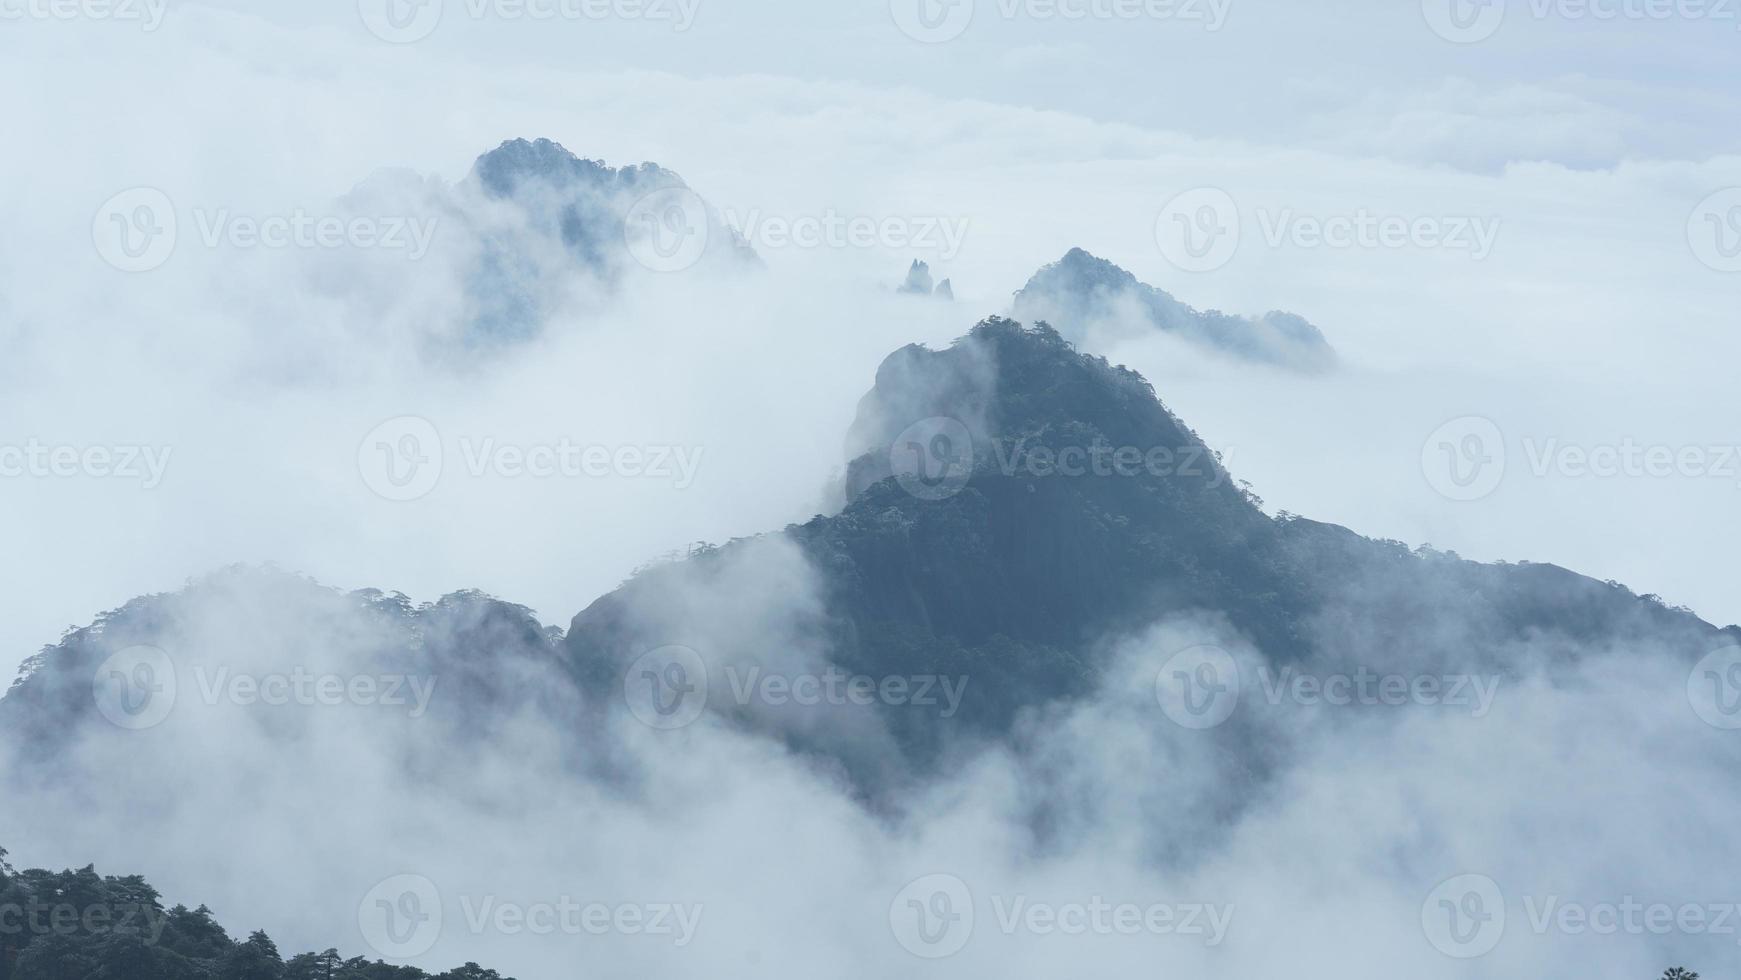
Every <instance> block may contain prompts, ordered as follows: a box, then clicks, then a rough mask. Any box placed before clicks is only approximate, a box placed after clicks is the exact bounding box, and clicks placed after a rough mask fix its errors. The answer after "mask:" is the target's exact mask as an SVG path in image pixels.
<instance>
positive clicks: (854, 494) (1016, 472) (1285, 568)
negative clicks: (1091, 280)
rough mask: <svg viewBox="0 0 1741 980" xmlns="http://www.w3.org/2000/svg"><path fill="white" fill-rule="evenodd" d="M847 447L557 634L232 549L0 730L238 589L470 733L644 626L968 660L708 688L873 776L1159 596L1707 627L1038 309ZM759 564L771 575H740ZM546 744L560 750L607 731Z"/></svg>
mask: <svg viewBox="0 0 1741 980" xmlns="http://www.w3.org/2000/svg"><path fill="white" fill-rule="evenodd" d="M848 449H849V452H848V456H849V466H848V469H847V474H846V490H847V494H848V497H849V500H848V502H847V504H846V506H845V508H844V509H843V510H842V511H841V512H840V513H837V514H833V515H829V516H818V517H816V518H814V519H812V520H810V521H808V522H806V523H804V524H800V525H795V526H793V527H789V528H787V529H785V530H784V531H781V532H778V533H776V534H772V535H766V536H762V537H757V538H750V539H745V540H739V541H734V542H731V543H729V544H726V545H724V546H721V547H717V548H706V549H702V550H700V551H698V552H696V553H694V554H692V555H691V556H689V557H688V558H686V559H683V560H677V561H669V562H666V563H663V564H658V565H655V566H653V567H651V568H649V569H647V570H645V571H643V572H641V573H640V574H637V575H636V576H634V577H633V578H632V579H630V580H629V581H628V582H626V583H625V584H624V585H623V586H622V587H621V588H620V589H618V590H617V591H615V592H613V593H611V594H609V595H607V596H604V597H602V598H600V599H598V600H596V601H595V602H593V603H591V604H590V605H589V606H588V607H587V608H586V609H585V610H584V611H582V612H581V613H580V614H579V615H577V616H576V617H575V618H574V621H573V623H572V624H571V626H570V628H569V629H568V631H567V633H566V635H565V636H560V637H559V634H558V633H557V632H556V631H555V630H553V629H549V628H546V627H543V626H541V625H540V624H538V623H537V622H536V621H535V620H534V619H532V618H531V616H530V614H529V613H528V612H527V611H526V610H524V609H522V608H520V607H516V606H512V605H508V604H506V603H502V602H499V601H496V600H492V599H489V598H487V597H484V596H480V595H477V594H460V595H456V596H450V597H447V598H445V599H443V600H441V601H440V602H438V603H435V604H432V605H428V606H424V607H414V606H412V605H410V604H409V603H408V602H407V601H406V600H405V599H404V598H403V597H402V596H397V597H389V596H384V595H382V594H381V593H378V592H373V591H366V592H360V593H353V594H349V595H345V594H341V593H338V592H335V591H333V590H328V589H323V588H321V587H319V586H316V585H314V584H313V583H310V582H307V581H306V580H302V579H299V578H296V577H294V576H286V575H283V574H282V573H274V572H270V571H268V570H259V571H244V570H234V571H231V572H227V573H223V574H221V575H218V576H215V577H213V578H212V579H210V580H206V581H204V582H202V583H196V584H195V585H193V586H191V587H190V588H189V589H188V590H187V591H186V592H183V593H178V594H175V595H165V596H153V597H148V598H144V599H140V600H137V601H135V602H133V603H130V604H128V605H127V606H126V607H124V608H122V609H119V610H116V611H115V612H113V613H111V614H108V615H107V616H105V617H104V618H103V619H102V620H101V621H100V622H99V623H97V624H95V625H93V626H91V627H88V628H86V629H83V630H78V631H75V632H73V633H71V634H69V636H68V637H67V638H66V639H64V640H63V641H62V642H61V643H60V644H59V645H57V646H55V647H53V648H50V649H48V650H45V651H44V652H43V653H42V654H41V655H39V656H38V657H36V658H34V659H33V660H32V662H31V664H30V665H28V666H27V672H26V674H25V676H23V677H21V679H20V680H19V681H18V682H17V684H15V685H14V687H13V689H12V690H11V691H10V692H9V693H8V695H7V696H6V697H5V698H4V700H0V727H3V728H4V729H5V730H6V731H7V734H8V738H9V739H13V740H22V741H23V742H24V743H25V744H27V745H31V746H33V747H34V749H35V750H36V751H38V752H46V753H47V754H48V755H50V756H52V755H53V754H54V753H55V752H56V751H58V750H59V749H60V748H61V747H62V743H63V742H64V741H65V739H66V737H67V734H68V732H69V730H71V729H73V728H75V727H77V726H78V725H79V724H80V723H81V719H85V720H95V719H97V712H96V711H95V709H94V707H93V706H92V704H91V698H90V689H91V677H92V675H93V672H94V671H95V670H96V669H97V666H98V665H99V664H100V663H102V661H103V659H104V658H105V657H107V656H108V655H109V654H110V653H112V652H113V651H114V650H115V649H118V648H121V647H127V646H132V645H135V644H150V645H153V646H156V647H161V648H163V649H165V650H169V651H174V650H176V649H177V647H178V643H177V642H176V637H177V636H178V634H179V633H181V632H182V631H183V630H184V629H187V628H189V627H188V623H187V616H186V610H188V609H190V608H200V609H209V608H212V607H217V608H221V609H224V610H226V614H227V615H228V616H230V617H232V618H233V619H234V620H235V621H237V622H241V623H248V624H250V625H251V627H254V628H263V626H262V624H263V623H265V622H267V620H266V619H263V618H262V615H261V614H260V613H261V612H263V610H261V611H258V612H257V611H251V610H254V607H256V606H263V605H265V604H268V602H269V600H268V598H267V597H274V598H272V599H271V600H270V603H271V604H272V605H273V612H272V620H271V621H273V622H276V621H280V620H282V621H283V623H284V625H285V627H286V628H288V629H299V630H302V631H304V635H303V636H301V637H289V638H285V637H281V638H278V639H277V640H275V641H274V644H275V645H284V644H288V647H289V648H291V649H299V648H302V647H303V646H305V645H308V644H313V645H316V646H333V645H334V644H333V643H331V642H330V641H329V639H326V638H330V637H332V636H339V635H341V634H342V635H343V643H342V644H338V646H340V647H342V648H344V649H346V650H349V651H353V653H352V654H351V655H353V656H362V657H364V658H365V659H364V661H363V662H362V663H361V664H359V663H357V662H352V663H350V664H348V667H350V668H351V669H356V668H358V667H359V666H366V667H370V668H371V669H378V670H380V671H384V672H390V671H401V672H403V671H416V672H420V673H423V674H429V675H434V676H439V677H441V678H442V679H443V684H444V685H445V686H444V688H443V697H442V698H440V699H439V700H438V701H437V702H436V703H435V704H433V705H431V708H430V713H431V715H432V716H433V717H436V718H438V719H442V720H443V723H444V724H446V725H449V726H451V727H452V728H453V729H454V730H455V731H463V732H470V733H473V734H482V733H485V732H489V731H492V730H493V728H494V727H499V725H500V723H501V719H502V714H501V713H502V712H503V711H505V710H506V709H507V707H508V706H510V705H511V706H512V707H513V709H514V711H516V712H524V711H526V710H529V709H530V708H531V707H533V706H536V707H537V708H538V710H539V711H541V712H543V713H545V714H547V715H549V716H551V717H554V718H557V719H560V718H563V717H565V716H567V715H569V714H571V713H579V714H582V715H589V714H590V715H593V716H594V717H596V715H597V710H602V709H603V708H604V707H605V706H607V705H609V704H612V703H615V702H617V701H620V699H621V697H622V694H623V684H624V675H625V672H626V671H628V670H629V669H630V665H631V664H632V663H633V662H635V661H636V659H637V658H639V657H641V656H642V655H644V654H646V653H647V652H648V651H650V650H655V649H660V648H667V647H677V648H682V649H685V650H693V651H695V652H696V653H697V654H698V656H699V658H700V660H701V662H702V663H703V664H705V665H706V667H707V669H708V671H709V672H710V676H715V677H717V676H718V672H719V670H721V669H725V668H726V667H728V666H730V665H733V664H743V665H752V664H755V663H758V662H764V665H765V660H766V658H767V657H768V656H769V655H770V654H769V650H768V642H769V637H770V636H771V635H772V636H778V637H780V638H781V640H782V649H783V650H784V651H785V653H786V654H787V655H790V656H794V657H799V658H801V659H803V658H807V659H809V660H812V661H814V662H815V663H816V664H823V663H826V664H833V665H836V666H838V667H840V668H842V669H845V670H848V671H851V672H854V673H859V674H865V675H870V676H888V675H896V674H907V675H917V674H960V675H965V676H970V677H972V678H973V682H972V684H973V686H972V689H971V690H970V691H969V692H967V694H966V695H965V696H964V697H963V698H962V699H961V701H960V704H959V711H958V712H957V713H955V714H953V715H952V717H951V719H950V723H949V724H939V723H937V720H936V719H934V718H925V717H919V716H914V715H913V714H911V713H898V712H889V713H888V716H887V717H885V718H882V719H877V720H875V723H874V724H871V726H870V727H869V728H867V729H863V730H851V731H845V732H840V731H830V730H828V728H827V727H826V726H817V725H813V724H809V723H805V722H801V721H800V720H797V719H794V718H792V717H788V716H785V715H783V714H782V713H780V712H777V711H774V712H762V713H759V714H758V713H757V712H756V711H754V710H747V709H746V710H741V711H738V712H736V714H735V717H736V719H737V720H738V721H740V722H742V723H743V724H744V725H746V726H748V727H749V728H750V729H752V730H757V731H764V732H766V733H769V734H774V735H777V736H779V737H781V738H783V739H785V740H786V741H788V742H789V743H790V744H792V745H793V746H794V747H797V748H800V749H802V750H805V751H808V752H812V753H814V754H816V755H818V756H819V757H822V758H826V759H828V760H832V762H833V763H836V764H839V765H841V766H843V767H844V769H845V771H847V772H848V773H850V774H851V776H852V777H853V778H854V780H855V781H856V782H858V783H859V784H860V786H861V789H863V790H866V791H868V792H872V793H873V794H874V793H880V792H885V791H888V790H889V789H891V780H896V777H895V775H894V774H896V773H911V772H912V771H914V769H913V767H914V766H915V765H916V766H918V771H920V772H923V771H924V770H925V768H926V767H928V766H929V765H931V764H933V763H935V761H936V760H937V759H938V758H939V757H940V754H941V753H944V752H946V751H948V750H949V749H950V742H951V740H952V739H955V738H966V739H969V740H972V739H977V738H992V739H995V738H999V737H1001V736H1003V735H1004V734H1005V733H1007V732H1008V731H1009V729H1010V727H1011V725H1012V724H1014V722H1015V719H1016V718H1017V717H1018V716H1019V715H1020V714H1021V713H1022V712H1023V711H1024V710H1025V709H1029V708H1031V707H1033V706H1035V705H1037V704H1040V703H1044V702H1046V701H1050V700H1055V699H1059V698H1069V697H1072V696H1075V695H1078V694H1081V693H1083V692H1086V691H1088V690H1090V689H1091V688H1092V687H1093V686H1094V685H1095V684H1096V683H1097V681H1098V677H1099V670H1100V667H1101V665H1102V664H1103V662H1104V656H1105V647H1106V645H1107V644H1108V643H1109V642H1110V639H1111V638H1116V637H1120V636H1128V635H1134V634H1137V633H1139V632H1141V631H1142V630H1143V629H1144V628H1145V627H1146V626H1147V625H1149V624H1152V623H1154V622H1157V621H1159V620H1163V619H1166V618H1167V617H1170V616H1179V615H1184V614H1193V613H1212V614H1214V615H1215V616H1217V617H1220V618H1222V619H1224V620H1225V622H1226V623H1227V624H1228V625H1229V626H1230V627H1231V628H1232V629H1234V630H1235V631H1237V632H1238V633H1239V634H1240V635H1242V636H1245V637H1248V638H1249V639H1250V640H1251V641H1252V643H1253V644H1254V645H1255V646H1256V648H1257V649H1258V650H1260V651H1261V652H1262V653H1263V654H1264V655H1265V656H1266V657H1268V658H1270V659H1271V660H1273V661H1275V662H1278V663H1295V664H1304V663H1317V664H1329V665H1334V664H1337V663H1348V664H1354V663H1365V664H1371V665H1377V666H1388V667H1395V668H1399V669H1400V668H1404V667H1408V668H1410V669H1415V670H1419V669H1425V668H1428V667H1448V666H1454V665H1458V664H1461V665H1464V666H1468V665H1469V663H1470V662H1471V660H1479V661H1480V662H1481V664H1482V666H1483V667H1484V668H1490V669H1493V670H1497V671H1500V672H1502V673H1503V672H1506V671H1509V670H1513V669H1520V668H1522V667H1526V666H1527V667H1535V666H1538V664H1535V663H1525V662H1524V658H1539V657H1541V656H1542V655H1543V651H1549V652H1553V653H1554V654H1555V655H1556V656H1559V657H1563V658H1565V659H1566V660H1567V661H1571V660H1575V659H1576V658H1577V657H1578V656H1579V651H1580V650H1588V649H1592V648H1624V647H1626V646H1628V645H1650V646H1653V647H1667V648H1669V649H1676V650H1681V651H1684V653H1685V655H1687V656H1689V657H1691V656H1692V655H1693V654H1695V653H1697V652H1701V651H1704V650H1706V649H1708V648H1709V647H1710V646H1711V645H1712V644H1713V643H1715V642H1717V641H1719V640H1720V639H1721V634H1720V633H1719V631H1718V630H1716V629H1715V628H1714V627H1712V626H1710V625H1708V624H1706V623H1703V622H1701V621H1700V620H1698V619H1697V618H1695V617H1694V616H1692V615H1690V614H1688V613H1686V612H1682V611H1677V610H1673V609H1670V608H1667V607H1665V606H1663V605H1662V604H1661V603H1659V602H1657V601H1656V600H1654V599H1652V598H1641V597H1639V596H1637V595H1634V594H1633V593H1632V592H1630V591H1628V590H1626V589H1624V588H1622V587H1620V586H1618V585H1615V584H1612V583H1609V584H1603V583H1600V582H1597V581H1594V580H1591V579H1588V578H1585V577H1583V576H1579V575H1577V574H1574V573H1572V572H1569V571H1565V570H1563V569H1560V568H1557V567H1554V566H1551V565H1534V564H1528V563H1525V564H1519V565H1507V564H1499V565H1489V564H1478V563H1475V562H1469V561H1463V560H1460V559H1458V558H1456V557H1455V556H1452V555H1446V554H1440V553H1436V552H1431V551H1426V550H1422V551H1410V550H1409V549H1408V548H1406V547H1405V546H1403V545H1401V544H1399V543H1397V542H1387V541H1374V540H1370V539H1367V538H1363V537H1361V536H1359V535H1358V534H1356V533H1355V532H1352V531H1349V530H1347V529H1345V528H1341V527H1337V526H1334V525H1328V524H1322V523H1318V522H1315V521H1311V520H1308V519H1305V518H1302V517H1294V516H1288V515H1284V516H1282V517H1279V518H1277V517H1270V516H1268V515H1266V514H1265V513H1264V512H1263V511H1262V510H1261V509H1260V507H1259V505H1258V502H1257V501H1256V500H1255V499H1254V498H1253V497H1252V495H1251V494H1250V492H1249V491H1247V490H1245V489H1244V488H1242V487H1241V486H1240V485H1238V484H1237V483H1236V482H1235V481H1234V479H1233V477H1232V476H1231V475H1230V474H1229V473H1228V472H1227V471H1226V469H1225V468H1224V467H1223V466H1222V464H1221V462H1220V460H1219V458H1218V456H1217V455H1216V453H1215V452H1214V450H1213V449H1212V448H1211V447H1208V446H1206V445H1204V444H1203V442H1202V441H1201V440H1200V439H1199V438H1198V437H1197V436H1196V434H1195V433H1194V432H1192V431H1191V430H1190V429H1189V428H1188V427H1187V426H1186V425H1185V424H1184V423H1183V422H1181V421H1180V420H1179V419H1178V418H1176V417H1175V416H1174V415H1172V413H1170V412H1169V411H1168V410H1167V409H1166V407H1165V406H1164V405H1163V404H1162V403H1161V402H1160V401H1159V400H1157V398H1156V397H1155V394H1154V392H1153V390H1152V389H1151V387H1150V386H1149V385H1148V383H1147V382H1145V381H1144V380H1143V379H1142V378H1141V377H1140V376H1139V375H1137V374H1135V373H1133V372H1131V371H1129V370H1127V369H1124V368H1122V367H1116V366H1113V365H1110V364H1108V363H1107V362H1106V361H1105V360H1103V359H1100V358H1096V357H1092V356H1089V355H1085V354H1082V353H1079V352H1077V351H1076V350H1075V349H1074V348H1073V347H1072V346H1071V345H1070V344H1069V343H1068V342H1066V341H1065V340H1064V339H1063V338H1062V337H1061V336H1060V335H1059V334H1058V333H1057V332H1055V331H1054V330H1052V329H1050V328H1048V327H1045V326H1038V327H1033V328H1025V327H1023V326H1021V325H1019V324H1017V323H1015V322H1013V321H1008V320H999V319H993V320H988V321H986V322H985V323H982V324H980V325H979V326H978V327H976V328H974V330H973V331H972V332H971V333H970V334H968V335H967V336H966V337H964V338H963V339H962V340H961V341H959V342H958V343H956V344H955V345H953V346H951V347H949V348H947V349H944V350H927V349H924V348H920V347H908V348H904V349H902V350H899V351H896V352H895V353H894V354H892V355H890V356H889V358H888V359H887V360H886V361H885V362H884V363H883V365H882V366H881V367H880V368H879V369H878V371H877V376H876V383H875V386H874V387H873V389H872V390H871V391H870V393H869V394H867V395H866V396H865V397H864V398H863V400H862V401H861V402H860V404H859V411H858V418H857V420H856V422H855V423H854V425H853V428H852V430H851V432H850V433H849V435H848ZM770 567H779V568H781V569H783V571H780V572H779V574H783V575H786V576H789V578H790V580H789V581H781V580H778V579H777V580H776V585H773V586H768V587H766V588H761V587H759V586H752V585H748V584H746V583H749V582H753V581H755V580H757V579H758V578H759V577H766V575H765V574H764V573H766V572H767V569H768V568H770ZM752 571H754V572H756V573H757V574H754V575H752V574H750V572H752ZM758 589H760V591H758ZM287 610H294V611H295V615H294V616H292V615H290V614H289V612H288V611H287ZM358 623H361V624H365V625H366V629H361V628H359V627H358V626H357V625H355V624H358ZM1526 651H1527V652H1526ZM186 666H187V665H178V669H179V668H183V667H186ZM331 666H333V667H334V668H335V669H336V668H338V667H341V666H347V665H345V664H338V663H335V664H332V665H331ZM722 703H724V699H718V698H716V699H714V703H713V706H714V707H716V708H717V707H719V705H720V704H722ZM583 704H585V705H589V706H591V708H592V709H594V710H586V709H583V708H582V705H583ZM740 707H741V706H740ZM284 724H289V721H288V719H286V721H285V722H284ZM284 733H285V734H287V735H294V734H295V732H294V731H293V730H289V729H287V730H286V731H285V732H284ZM572 749H573V754H574V756H575V757H576V758H581V759H583V760H584V761H583V762H582V765H583V766H590V765H594V764H602V762H601V758H600V757H598V756H601V755H602V754H608V753H606V752H605V750H604V749H602V748H601V747H600V746H598V745H597V744H588V745H579V744H577V745H575V746H573V747H572ZM896 781H898V780H896Z"/></svg>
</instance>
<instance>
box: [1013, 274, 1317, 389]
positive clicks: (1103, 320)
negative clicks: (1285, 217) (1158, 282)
mask: <svg viewBox="0 0 1741 980" xmlns="http://www.w3.org/2000/svg"><path fill="white" fill-rule="evenodd" d="M1011 315H1012V316H1013V317H1015V318H1016V319H1017V320H1024V321H1030V322H1031V321H1042V320H1043V321H1045V322H1047V323H1049V324H1051V325H1052V326H1054V327H1056V328H1058V330H1060V331H1061V332H1062V333H1063V335H1064V337H1065V338H1066V339H1068V340H1071V341H1073V342H1075V343H1082V342H1083V341H1084V340H1085V339H1086V338H1087V337H1088V336H1089V334H1090V332H1091V331H1096V330H1103V329H1104V330H1111V331H1114V332H1118V333H1123V332H1129V331H1131V330H1133V329H1154V330H1162V331H1166V332H1168V333H1172V334H1177V335H1178V336H1180V337H1183V338H1185V339H1186V340H1189V341H1191V342H1192V343H1196V344H1201V345H1203V346H1206V347H1209V348H1212V349H1214V350H1217V351H1220V352H1221V353H1223V354H1227V355H1230V356H1233V357H1237V358H1241V359H1244V360H1250V361H1258V362H1262V363H1267V364H1276V365H1280V366H1283V367H1288V368H1293V369H1295V370H1301V371H1322V370H1325V369H1328V368H1330V367H1332V366H1334V365H1335V363H1336V352H1335V351H1334V350H1332V349H1331V347H1330V345H1329V343H1328V342H1326V341H1325V340H1324V335H1323V334H1322V333H1321V332H1319V330H1318V328H1317V327H1315V326H1313V325H1312V324H1311V323H1309V322H1307V321H1306V320H1305V319H1304V318H1303V317H1300V316H1297V315H1295V314H1292V313H1282V312H1276V311H1272V312H1269V313H1265V314H1264V315H1262V316H1256V317H1247V316H1231V315H1229V314H1226V313H1222V312H1221V311H1219V310H1197V309H1193V308H1192V307H1190V306H1187V305H1186V304H1184V303H1182V302H1180V301H1179V300H1177V299H1174V298H1173V296H1172V295H1171V294H1170V293H1167V292H1165V291H1163V290H1160V289H1156V288H1155V287H1153V286H1150V285H1148V284H1147V283H1144V282H1141V281H1140V280H1138V279H1137V277H1136V276H1134V275H1132V274H1130V273H1129V272H1126V271H1125V270H1124V269H1121V268H1119V267H1118V266H1116V265H1113V264H1112V263H1111V262H1108V261H1106V260H1105V259H1102V258H1098V257H1096V256H1094V255H1090V254H1089V253H1088V252H1085V251H1083V250H1082V249H1080V248H1073V249H1071V250H1070V251H1069V252H1067V253H1065V255H1064V257H1063V258H1061V259H1059V260H1058V261H1056V262H1054V263H1052V264H1051V265H1048V266H1045V267H1044V268H1042V269H1040V271H1038V272H1036V273H1034V275H1033V278H1031V279H1029V280H1028V283H1027V285H1026V286H1023V287H1022V288H1021V290H1020V291H1018V292H1017V293H1016V296H1015V303H1014V307H1013V311H1012V313H1011Z"/></svg>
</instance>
